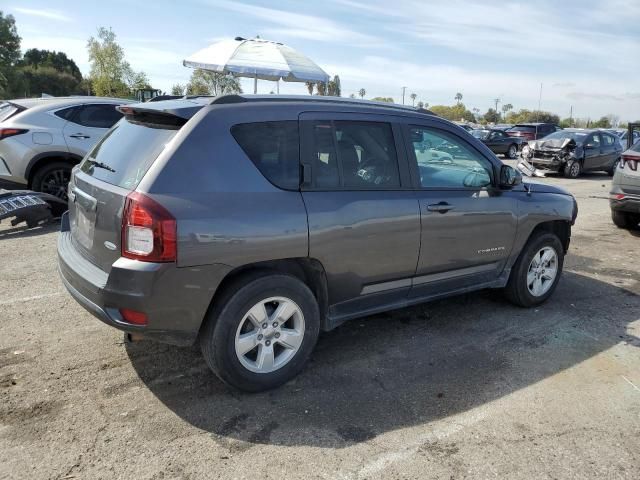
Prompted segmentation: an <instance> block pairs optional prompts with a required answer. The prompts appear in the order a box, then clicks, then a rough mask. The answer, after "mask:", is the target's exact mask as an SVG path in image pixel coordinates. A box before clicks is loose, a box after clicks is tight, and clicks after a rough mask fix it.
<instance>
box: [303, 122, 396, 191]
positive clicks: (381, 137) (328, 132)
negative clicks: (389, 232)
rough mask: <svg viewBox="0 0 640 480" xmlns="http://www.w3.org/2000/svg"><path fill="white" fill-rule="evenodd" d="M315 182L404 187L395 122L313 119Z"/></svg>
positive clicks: (319, 185) (336, 186)
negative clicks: (394, 131) (399, 163)
mask: <svg viewBox="0 0 640 480" xmlns="http://www.w3.org/2000/svg"><path fill="white" fill-rule="evenodd" d="M311 127H312V128H311V134H312V139H311V140H312V148H311V157H312V158H310V159H308V160H309V161H310V163H311V165H312V172H313V173H312V176H313V186H314V187H315V188H319V189H324V188H326V189H347V190H349V189H354V190H378V189H394V188H399V187H400V175H399V170H398V156H397V152H396V148H395V140H394V137H393V130H392V128H391V124H389V123H384V122H363V121H342V120H338V121H328V120H324V121H314V122H311Z"/></svg>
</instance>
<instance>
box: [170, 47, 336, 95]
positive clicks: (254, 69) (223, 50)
mask: <svg viewBox="0 0 640 480" xmlns="http://www.w3.org/2000/svg"><path fill="white" fill-rule="evenodd" d="M182 64H183V65H184V66H185V67H192V68H200V69H202V70H209V71H212V72H218V73H230V74H231V75H234V76H236V77H249V78H253V93H257V90H258V80H271V81H279V80H281V79H282V80H284V81H285V82H325V83H327V82H328V81H329V75H327V73H326V72H325V71H324V70H322V69H321V68H320V67H319V66H318V65H316V64H315V62H313V61H312V60H311V59H310V58H308V57H306V56H305V55H303V54H301V53H300V52H298V51H296V50H294V49H293V48H291V47H289V46H287V45H285V44H283V43H279V42H272V41H269V40H263V39H261V38H252V39H245V38H241V37H236V38H235V39H233V40H222V41H220V42H217V43H214V44H213V45H210V46H208V47H207V48H203V49H202V50H200V51H198V52H196V53H194V54H193V55H191V56H190V57H189V58H186V59H185V60H183V62H182Z"/></svg>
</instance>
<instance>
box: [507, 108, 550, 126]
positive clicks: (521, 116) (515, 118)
mask: <svg viewBox="0 0 640 480" xmlns="http://www.w3.org/2000/svg"><path fill="white" fill-rule="evenodd" d="M505 121H506V122H507V123H528V122H545V123H553V124H556V125H557V124H559V123H560V117H558V115H556V114H555V113H551V112H545V111H542V110H527V109H526V108H522V109H520V110H518V111H517V112H514V111H511V112H509V113H508V114H507V116H506V118H505Z"/></svg>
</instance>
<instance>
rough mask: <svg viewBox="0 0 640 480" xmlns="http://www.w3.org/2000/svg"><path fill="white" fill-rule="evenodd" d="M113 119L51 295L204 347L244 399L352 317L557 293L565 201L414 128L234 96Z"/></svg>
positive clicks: (159, 106)
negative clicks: (485, 296) (62, 292)
mask: <svg viewBox="0 0 640 480" xmlns="http://www.w3.org/2000/svg"><path fill="white" fill-rule="evenodd" d="M120 112H122V113H123V114H124V118H123V119H122V120H121V121H120V122H118V123H117V124H116V125H115V126H114V127H113V128H112V129H111V130H110V131H109V132H108V133H107V134H106V135H105V137H104V138H103V139H102V140H101V141H100V142H98V143H97V145H96V146H95V147H94V148H93V149H92V150H91V151H90V152H89V153H88V154H87V156H86V157H85V158H84V160H83V162H82V163H81V164H80V165H79V166H78V167H75V168H74V170H73V173H72V176H71V182H70V184H69V211H68V213H66V214H65V215H64V216H63V218H62V222H61V233H60V236H59V240H58V266H59V271H60V275H61V278H62V282H63V284H64V285H65V287H66V289H67V290H68V291H69V293H70V294H71V296H72V297H73V298H75V300H76V301H77V302H79V303H80V304H81V305H82V306H83V307H84V308H85V309H87V310H88V311H89V312H90V313H92V314H93V315H94V316H96V317H97V318H98V319H100V320H102V321H103V322H105V323H106V324H108V325H110V326H112V327H115V328H118V329H120V330H123V331H125V332H127V334H128V335H129V336H130V337H131V339H138V338H149V339H154V340H157V341H161V342H167V343H172V344H176V345H192V344H194V343H198V344H199V345H200V348H201V351H202V353H203V356H204V359H205V361H206V362H207V364H208V365H209V367H210V368H211V369H212V370H213V372H215V373H216V374H217V375H218V376H219V378H221V379H222V380H223V381H224V382H226V383H228V384H230V385H233V386H234V387H237V388H239V389H242V390H247V391H259V390H265V389H269V388H273V387H276V386H278V385H281V384H282V383H284V382H286V381H287V380H289V379H291V378H292V377H294V376H295V375H296V374H297V373H298V372H300V371H301V369H302V368H303V367H304V365H305V364H306V362H307V361H308V359H309V356H310V354H311V352H312V350H313V348H314V346H315V344H316V341H317V339H318V335H319V333H320V332H321V331H328V330H331V329H334V328H336V327H337V326H339V325H341V324H342V323H343V322H345V321H347V320H350V319H353V318H357V317H365V316H368V315H372V314H375V313H378V312H383V311H388V310H393V309H398V308H402V307H406V306H409V305H415V304H418V303H422V302H425V301H429V300H434V299H439V298H444V297H448V296H452V295H458V294H461V293H466V292H470V291H474V290H479V289H483V288H494V289H500V290H502V291H503V292H504V293H505V295H506V297H507V298H508V299H509V300H510V301H512V302H513V303H515V304H516V305H519V306H522V307H534V306H537V305H540V304H542V303H543V302H545V301H546V300H547V299H548V298H549V297H550V296H551V295H552V293H553V292H554V290H555V288H556V286H557V284H558V282H559V280H560V276H561V272H562V267H563V259H564V255H565V253H566V252H567V249H568V248H569V242H570V237H571V226H572V225H573V223H574V221H575V218H576V215H577V204H576V202H575V199H574V198H573V197H572V196H571V194H570V193H568V192H567V191H566V190H564V189H562V188H559V187H556V186H552V185H544V184H536V183H532V182H522V178H521V177H520V175H519V173H518V172H517V171H516V170H515V169H514V168H512V167H510V166H508V165H503V164H502V163H501V162H500V160H498V159H497V157H496V156H495V155H494V154H493V153H492V152H491V150H489V149H488V148H487V146H486V145H484V144H483V143H482V142H480V141H479V140H477V139H475V138H474V137H472V136H471V135H469V134H467V133H466V132H464V131H463V130H462V129H460V127H458V126H457V125H455V124H453V123H451V122H449V121H447V120H444V119H442V118H439V117H437V116H435V115H433V114H430V113H428V112H426V111H420V110H416V109H413V108H411V107H403V106H398V105H380V104H376V103H370V102H366V101H358V100H351V99H338V98H331V97H311V98H309V97H308V96H305V97H287V96H275V95H267V96H259V95H258V96H252V95H229V96H222V97H217V98H214V99H211V98H183V99H178V100H168V101H160V102H152V103H144V104H135V105H127V106H123V107H120ZM425 145H429V147H428V148H425ZM441 153H442V154H441ZM444 153H446V154H444Z"/></svg>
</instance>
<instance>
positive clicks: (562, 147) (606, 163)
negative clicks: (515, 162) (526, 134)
mask: <svg viewBox="0 0 640 480" xmlns="http://www.w3.org/2000/svg"><path fill="white" fill-rule="evenodd" d="M621 154H622V147H621V146H620V142H619V141H618V139H617V137H616V136H615V135H613V134H611V133H609V132H604V131H601V130H585V129H564V130H560V131H558V132H555V133H552V134H551V135H547V136H546V137H545V138H543V139H541V140H535V141H530V142H528V143H527V145H525V146H524V147H523V148H522V159H523V163H525V166H527V165H526V164H528V167H529V168H535V169H540V170H543V171H551V172H559V173H562V174H564V176H565V177H567V178H578V177H579V176H580V174H581V173H582V172H590V171H591V172H592V171H604V172H607V173H608V174H609V175H613V173H614V171H615V169H616V167H617V165H618V162H619V161H620V156H621Z"/></svg>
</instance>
